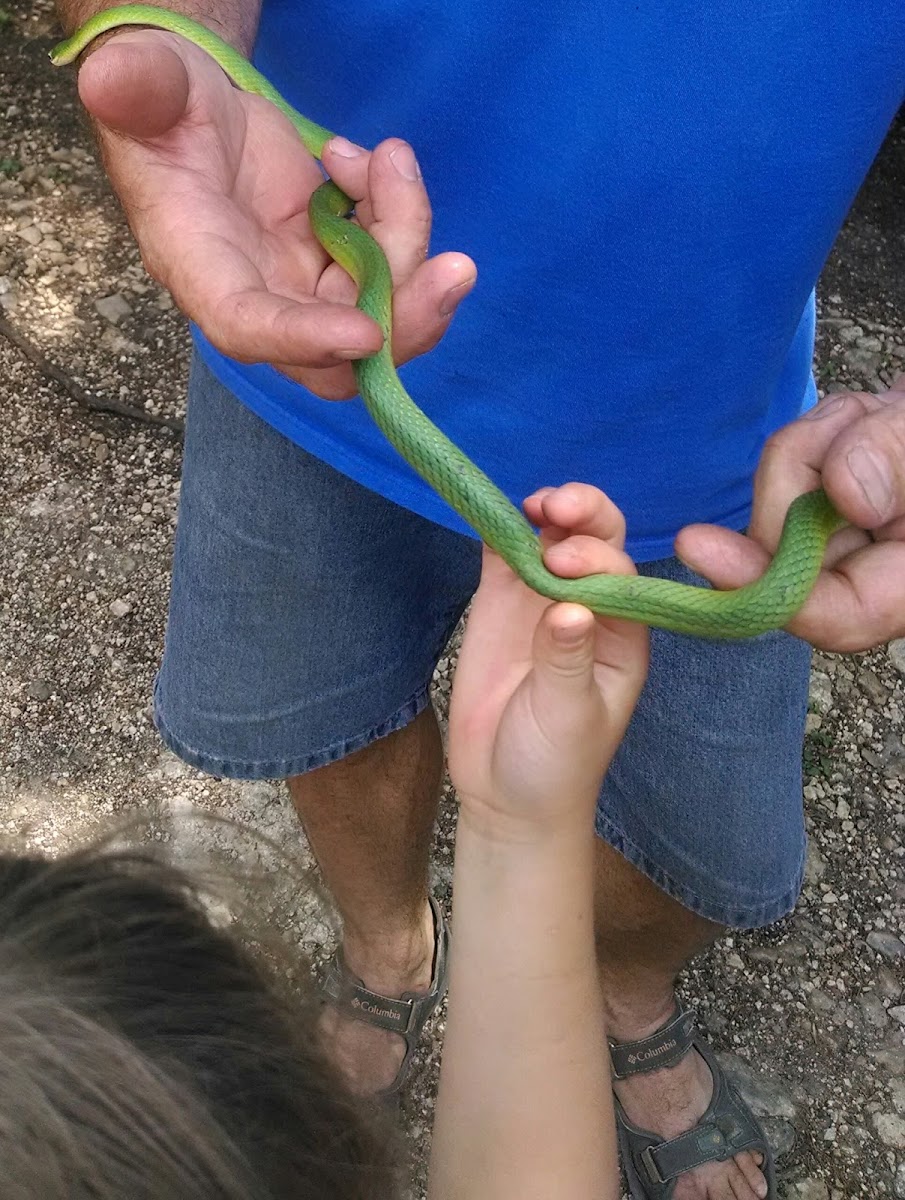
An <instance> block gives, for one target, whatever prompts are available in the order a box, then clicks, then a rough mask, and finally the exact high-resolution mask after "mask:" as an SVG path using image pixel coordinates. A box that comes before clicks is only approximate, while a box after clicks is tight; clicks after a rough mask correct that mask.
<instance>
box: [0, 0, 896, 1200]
mask: <svg viewBox="0 0 905 1200" xmlns="http://www.w3.org/2000/svg"><path fill="white" fill-rule="evenodd" d="M55 37H56V29H55V25H54V20H53V16H52V12H51V9H50V6H49V5H48V4H47V3H46V0H38V2H37V3H33V4H26V3H24V2H22V3H16V4H13V5H12V6H11V7H8V8H7V9H6V10H3V9H0V51H2V56H0V57H2V62H0V114H2V116H3V125H2V128H3V134H4V136H3V139H2V142H0V398H2V405H3V412H4V416H5V419H4V420H3V422H2V423H0V462H2V477H3V484H4V486H3V489H2V494H0V528H2V543H0V579H2V584H0V601H2V616H3V619H2V622H0V661H2V663H3V679H2V685H0V747H2V750H0V828H2V830H3V831H4V832H5V833H6V835H7V836H8V838H9V839H11V840H12V841H14V842H15V843H16V844H23V842H24V843H25V844H28V845H32V846H36V847H39V848H41V849H45V850H49V851H54V850H58V849H60V848H62V847H65V846H69V845H72V844H73V843H75V842H77V841H79V840H80V839H83V838H85V837H86V836H91V835H93V834H95V833H97V832H98V831H102V830H104V829H106V828H109V827H110V825H111V822H114V823H116V822H118V821H119V822H121V821H123V820H125V819H127V818H130V817H131V818H133V819H134V820H135V821H136V822H137V824H136V826H135V832H134V833H133V834H132V836H134V837H138V838H152V839H155V840H158V841H160V840H162V841H167V842H169V843H170V844H171V845H172V847H173V849H174V852H175V853H177V854H178V855H179V856H181V857H184V858H187V859H190V860H191V861H198V860H202V861H203V862H204V863H206V864H208V865H213V866H215V867H217V868H220V867H221V866H226V867H227V868H228V866H229V864H230V863H235V862H237V861H241V863H242V869H243V871H247V870H253V871H254V872H255V880H256V889H259V890H257V891H256V896H258V897H260V896H261V895H263V896H266V903H265V904H263V905H262V904H261V901H260V899H258V900H257V905H258V907H259V908H262V909H263V916H264V918H265V919H269V920H271V921H272V922H273V923H275V924H277V925H278V926H279V927H280V928H282V929H283V930H284V931H285V932H286V933H287V934H288V935H289V936H290V937H291V938H292V939H293V941H295V942H301V943H302V944H303V945H304V946H306V947H307V948H308V949H309V950H310V951H312V952H313V953H314V954H315V955H317V954H319V953H320V952H321V951H322V948H323V947H324V946H325V945H328V944H329V942H330V940H331V937H332V922H331V920H330V915H329V912H328V911H327V910H326V909H325V908H324V906H323V905H322V904H321V903H320V901H319V900H318V899H317V896H316V893H315V892H314V891H312V890H311V888H310V887H309V886H307V884H305V883H304V882H303V883H302V885H301V886H300V885H299V883H298V880H299V879H300V877H301V876H302V875H303V874H304V873H305V872H307V870H308V867H309V866H310V864H309V863H308V860H307V856H306V851H305V848H304V846H303V845H302V842H301V838H300V836H299V833H298V830H297V828H296V825H295V823H294V820H293V817H292V814H291V811H290V808H289V805H288V801H287V797H286V795H285V793H284V791H283V789H282V788H281V787H279V786H278V785H275V784H270V783H255V784H235V783H229V782H226V781H219V780H212V779H209V778H206V777H204V776H202V775H200V774H198V773H197V772H195V771H192V770H190V769H189V768H187V767H185V766H184V765H183V764H181V763H180V762H178V761H177V760H176V759H175V758H173V757H172V756H171V755H169V754H167V753H164V752H162V750H161V747H160V745H159V743H158V741H157V738H156V736H155V733H154V730H153V728H152V726H151V723H150V719H149V707H148V701H149V696H150V689H151V683H152V679H153V673H154V669H155V664H156V662H157V658H158V655H159V652H160V647H161V641H162V634H163V622H164V613H165V605H166V597H167V586H168V571H169V556H170V549H171V538H172V531H173V524H174V513H175V505H176V500H177V496H178V489H179V470H180V439H179V431H178V425H179V421H180V417H181V405H182V395H183V389H184V382H185V374H186V367H187V339H186V335H185V331H184V328H183V324H182V321H181V319H180V317H179V315H178V314H177V313H176V312H174V311H173V308H172V305H171V303H170V301H169V298H168V297H167V296H166V295H164V294H163V293H161V291H160V289H159V288H158V287H157V286H156V285H155V284H154V283H152V282H151V281H150V280H149V279H147V277H146V276H145V274H144V272H143V270H142V267H141V263H140V261H139V257H138V254H137V252H136V250H135V248H134V245H133V243H132V241H131V239H130V237H129V235H128V231H127V229H126V228H125V225H124V222H123V220H122V217H121V214H120V213H119V211H118V209H117V207H116V205H115V203H114V201H113V200H112V199H111V197H110V196H109V194H108V192H107V190H106V188H105V186H104V182H103V177H102V175H101V173H100V171H99V169H98V166H97V164H96V161H95V158H94V154H93V148H92V145H91V142H90V138H89V137H88V135H87V132H86V129H85V127H84V125H83V123H82V122H81V120H80V118H79V116H78V112H77V108H76V105H75V102H74V93H73V86H72V82H73V81H72V75H71V74H70V73H68V72H54V71H53V69H52V68H51V67H50V65H49V63H48V62H47V59H46V51H47V49H48V48H49V46H50V45H51V44H52V42H53V41H54V40H55ZM903 184H905V125H903V123H902V122H901V121H900V123H899V124H898V126H897V127H896V128H895V129H894V130H893V132H892V134H891V135H890V138H889V139H888V142H887V145H886V147H885V149H884V152H883V155H882V156H881V158H880V160H879V161H878V164H877V166H876V168H875V170H874V173H873V175H872V177H871V180H870V181H869V183H868V185H867V186H866V188H865V190H864V193H863V194H862V197H861V198H860V200H859V204H858V206H857V208H856V210H855V212H854V214H853V216H852V218H851V220H850V222H849V224H848V226H847V228H846V230H845V232H844V234H843V236H842V238H841V239H840V243H839V246H838V247H837V251H836V254H835V255H834V257H833V259H832V261H831V262H830V263H829V264H828V266H827V269H826V272H825V275H824V279H823V282H822V288H821V324H820V338H819V346H818V360H817V362H818V371H819V378H820V383H821V386H822V387H823V388H824V389H825V390H832V389H835V388H840V387H843V386H852V385H857V386H864V387H867V388H871V389H877V388H880V387H882V386H883V385H884V383H887V382H888V381H889V380H890V379H891V378H892V377H893V375H894V374H895V373H896V372H897V371H905V333H903V329H902V315H903V313H905V294H903V289H905V224H903V219H902V215H901V213H902V207H901V206H902V196H903V194H905V188H903ZM61 369H64V371H65V373H63V370H61ZM117 406H119V407H122V406H126V407H127V409H131V410H133V411H132V412H131V414H130V415H126V416H116V415H112V414H111V413H109V412H104V411H98V408H101V409H103V408H110V407H113V408H116V407H117ZM454 661H455V647H454V646H453V647H451V649H450V652H449V657H448V658H446V659H444V660H443V662H442V663H441V664H440V668H439V670H438V674H437V679H436V700H437V703H438V706H439V707H440V709H441V712H442V711H443V709H444V706H445V701H446V698H447V696H448V692H449V686H450V684H449V677H450V674H451V671H452V669H453V666H454ZM903 708H905V643H898V644H895V643H894V644H893V645H892V646H890V647H889V648H887V649H883V650H878V651H876V652H875V653H873V654H869V655H856V656H851V657H844V658H843V657H835V656H827V655H817V656H816V659H815V664H814V673H813V688H812V712H811V715H810V719H809V733H808V738H807V745H806V750H805V769H806V777H807V783H806V786H805V790H804V795H805V805H806V809H807V820H808V827H809V832H810V836H811V854H810V860H809V864H808V877H807V884H806V887H805V891H804V895H803V897H802V900H801V903H800V905H799V907H798V909H797V911H796V913H795V914H794V916H793V917H792V918H790V919H788V920H786V921H783V922H782V923H781V924H779V925H777V926H774V927H773V928H771V929H768V930H764V931H760V932H758V933H756V934H753V935H745V936H736V937H734V938H730V939H727V940H726V941H725V942H723V943H722V945H721V946H720V947H718V948H717V949H715V950H714V951H713V952H712V953H710V954H709V955H707V956H706V957H705V958H703V959H702V960H701V961H700V962H699V963H698V964H697V965H696V967H695V969H694V970H693V971H692V972H690V974H689V977H688V979H687V983H686V991H687V994H688V996H689V997H690V998H691V999H692V1000H693V1001H694V1002H695V1003H696V1004H697V1005H698V1007H699V1011H700V1014H701V1018H702V1022H703V1024H704V1026H705V1028H706V1029H707V1030H708V1031H709V1033H710V1034H711V1036H712V1037H713V1039H714V1042H715V1044H716V1045H717V1047H718V1048H719V1050H720V1051H722V1052H723V1053H724V1054H725V1056H726V1059H727V1062H728V1063H729V1065H730V1066H731V1067H732V1068H733V1070H734V1071H735V1073H736V1075H737V1077H738V1078H739V1080H740V1082H741V1084H742V1086H743V1088H744V1089H745V1090H746V1092H747V1094H748V1096H749V1098H750V1099H751V1100H752V1102H753V1103H754V1106H755V1109H756V1110H757V1111H758V1112H759V1113H760V1114H761V1115H762V1116H763V1117H764V1118H765V1120H766V1121H767V1123H768V1125H769V1127H770V1131H771V1135H772V1136H773V1137H774V1140H775V1141H776V1143H777V1146H778V1147H779V1149H780V1150H781V1152H782V1159H781V1178H782V1180H783V1189H784V1190H783V1194H784V1195H785V1196H787V1197H791V1198H796V1200H848V1198H850V1197H851V1198H854V1197H860V1196H871V1197H877V1196H896V1197H905V941H903V940H902V939H903V937H905V871H903V855H905V803H903V799H905V741H903ZM199 814H206V817H204V819H202V816H201V815H199ZM212 818H226V821H225V822H224V821H221V820H216V819H212ZM453 828H454V814H453V808H452V805H451V802H450V798H449V796H448V795H447V796H446V797H445V799H444V805H443V811H442V818H441V822H440V827H439V830H438V834H437V840H436V847H435V854H434V862H433V870H434V875H435V883H436V887H437V890H438V893H439V894H440V895H441V896H443V897H444V898H446V899H447V900H448V899H449V884H450V878H451V863H452V840H453ZM287 864H288V865H289V866H290V868H291V869H290V870H288V871H287V870H286V869H285V868H286V866H287ZM441 1034H442V1022H441V1023H438V1025H437V1027H436V1028H435V1031H434V1035H433V1040H432V1042H431V1044H430V1045H429V1046H428V1047H426V1049H425V1055H424V1058H425V1063H424V1067H425V1069H424V1071H423V1072H422V1073H421V1075H420V1076H419V1078H418V1080H417V1082H416V1084H415V1086H414V1088H413V1091H412V1095H411V1097H410V1099H409V1101H408V1102H407V1108H406V1118H407V1124H408V1129H409V1132H410V1134H411V1140H412V1144H413V1145H414V1146H415V1153H414V1159H415V1170H414V1175H415V1182H414V1184H413V1188H412V1195H413V1197H414V1196H420V1195H422V1194H423V1188H422V1180H423V1157H424V1150H425V1148H426V1145H427V1138H428V1129H429V1125H430V1119H431V1110H432V1104H433V1087H434V1083H435V1075H436V1062H437V1058H438V1050H439V1042H440V1037H441Z"/></svg>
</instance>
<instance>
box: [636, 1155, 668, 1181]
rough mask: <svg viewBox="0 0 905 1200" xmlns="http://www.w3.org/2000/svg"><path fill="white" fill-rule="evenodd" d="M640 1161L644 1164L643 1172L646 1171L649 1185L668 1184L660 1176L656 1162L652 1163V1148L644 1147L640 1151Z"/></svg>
mask: <svg viewBox="0 0 905 1200" xmlns="http://www.w3.org/2000/svg"><path fill="white" fill-rule="evenodd" d="M641 1161H642V1162H643V1163H644V1169H645V1171H647V1174H648V1178H649V1179H650V1181H651V1183H660V1184H663V1183H666V1182H668V1181H667V1180H665V1179H664V1178H663V1176H662V1175H661V1174H660V1168H659V1167H658V1166H657V1164H656V1162H655V1161H654V1147H653V1146H645V1147H644V1149H643V1150H642V1151H641Z"/></svg>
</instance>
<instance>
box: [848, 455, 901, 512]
mask: <svg viewBox="0 0 905 1200" xmlns="http://www.w3.org/2000/svg"><path fill="white" fill-rule="evenodd" d="M847 461H848V466H849V470H850V471H851V473H852V475H854V477H855V479H857V481H858V483H859V485H860V487H861V491H862V492H863V493H864V498H865V500H866V501H867V503H868V504H869V505H870V506H871V508H872V509H873V510H874V512H875V513H876V514H877V516H878V517H879V518H880V519H881V520H885V519H886V517H887V516H888V515H889V509H890V506H891V504H892V476H891V473H890V470H889V463H888V462H887V460H886V457H885V456H884V455H882V454H877V452H876V451H875V450H872V449H871V448H870V447H869V446H865V445H864V443H863V442H859V443H858V445H857V446H855V447H854V448H853V449H852V450H850V451H849V453H848V459H847Z"/></svg>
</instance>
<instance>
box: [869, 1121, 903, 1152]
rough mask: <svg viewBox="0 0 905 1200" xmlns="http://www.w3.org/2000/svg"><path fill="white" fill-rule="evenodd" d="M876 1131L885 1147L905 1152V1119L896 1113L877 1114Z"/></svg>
mask: <svg viewBox="0 0 905 1200" xmlns="http://www.w3.org/2000/svg"><path fill="white" fill-rule="evenodd" d="M874 1129H876V1131H877V1137H878V1138H879V1139H880V1141H881V1142H882V1143H883V1145H884V1146H889V1147H890V1148H891V1149H892V1150H905V1119H903V1118H902V1117H900V1116H897V1115H896V1114H895V1113H875V1114H874Z"/></svg>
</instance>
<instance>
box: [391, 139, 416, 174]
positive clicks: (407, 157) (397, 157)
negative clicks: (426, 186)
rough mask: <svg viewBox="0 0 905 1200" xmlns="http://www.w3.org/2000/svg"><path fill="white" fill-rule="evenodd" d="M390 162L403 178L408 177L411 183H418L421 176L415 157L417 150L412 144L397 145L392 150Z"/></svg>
mask: <svg viewBox="0 0 905 1200" xmlns="http://www.w3.org/2000/svg"><path fill="white" fill-rule="evenodd" d="M390 162H391V163H392V164H393V166H394V167H395V168H396V170H397V171H398V172H399V174H400V175H401V176H402V178H403V179H407V180H408V181H409V183H416V182H417V181H418V180H419V179H420V178H421V171H420V169H419V167H418V160H417V159H416V158H415V152H414V150H412V148H411V146H409V145H407V144H405V143H403V144H402V145H401V146H397V147H396V149H395V150H391V151H390Z"/></svg>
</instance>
